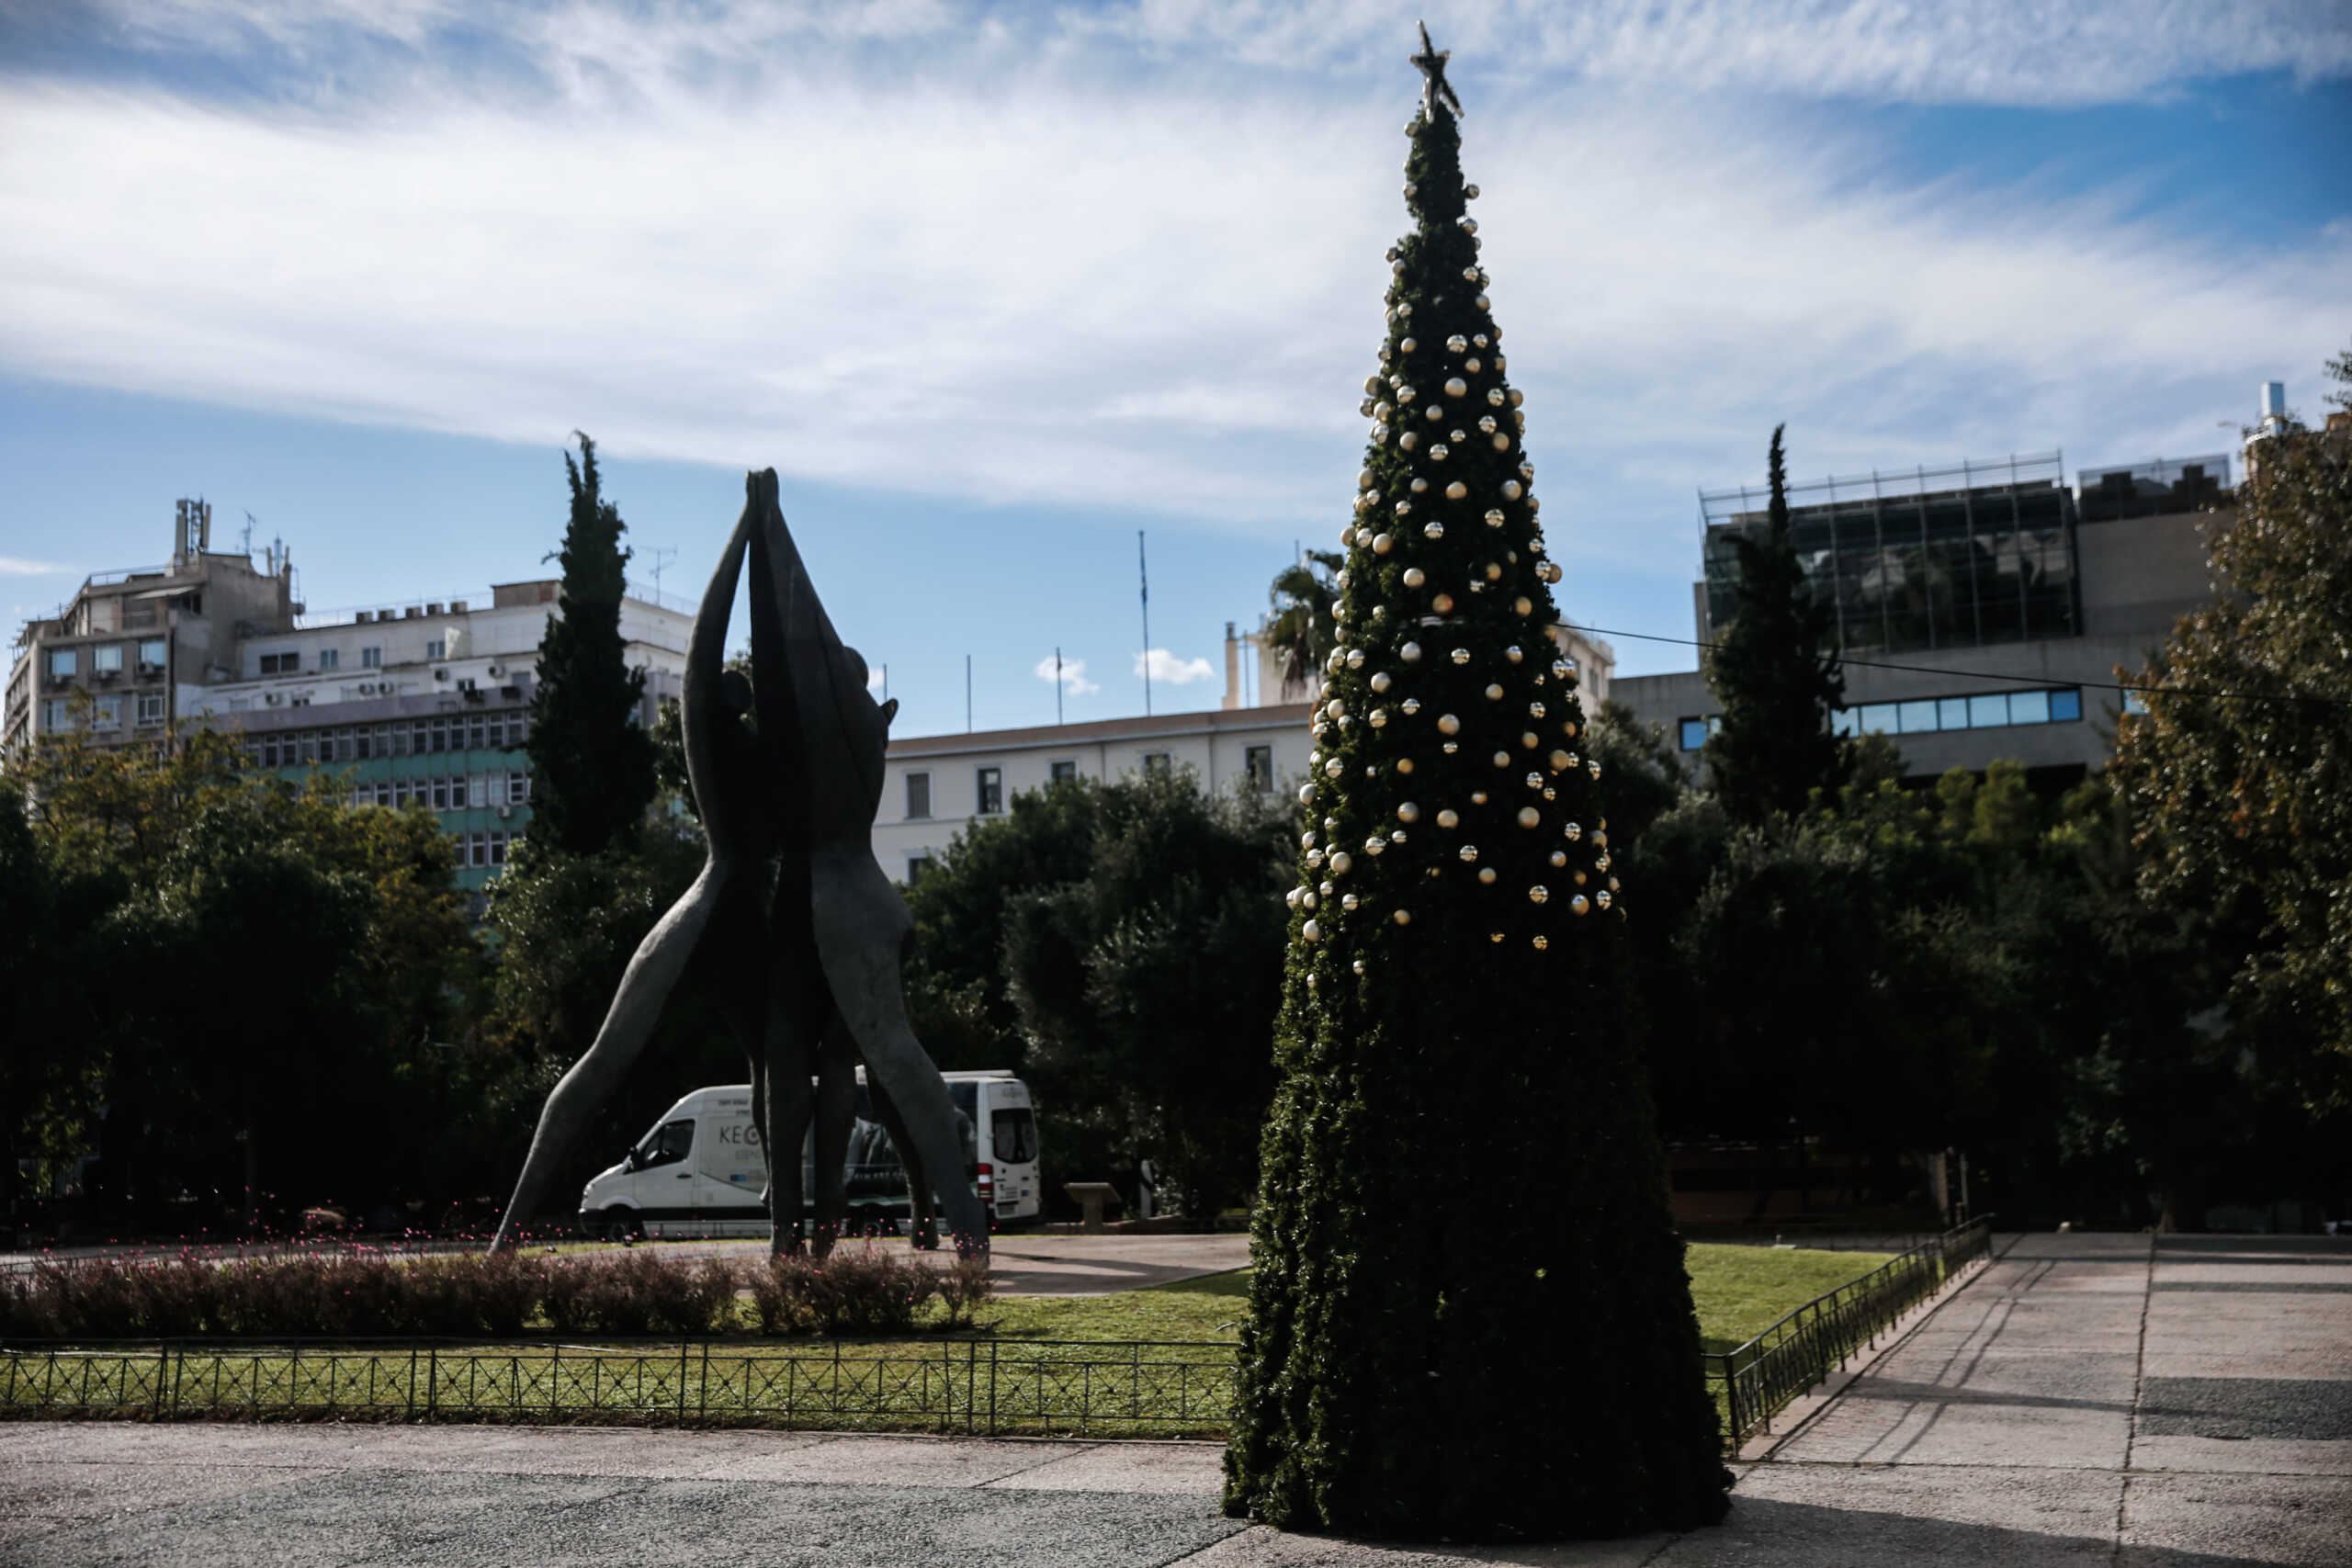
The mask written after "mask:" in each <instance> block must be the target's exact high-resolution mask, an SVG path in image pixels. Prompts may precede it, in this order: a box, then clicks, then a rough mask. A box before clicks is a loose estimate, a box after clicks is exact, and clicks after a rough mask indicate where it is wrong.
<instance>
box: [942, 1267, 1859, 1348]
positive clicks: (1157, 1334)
mask: <svg viewBox="0 0 2352 1568" xmlns="http://www.w3.org/2000/svg"><path fill="white" fill-rule="evenodd" d="M1892 1256H1893V1255H1892V1254H1890V1253H1883V1252H1819V1251H1812V1250H1785V1249H1781V1248H1778V1247H1730V1246H1722V1245H1707V1244H1701V1245H1696V1246H1693V1247H1691V1261H1690V1269H1691V1298H1692V1301H1693V1303H1695V1304H1696V1305H1697V1307H1698V1309H1699V1332H1700V1335H1701V1337H1702V1338H1703V1339H1704V1340H1705V1343H1706V1348H1708V1349H1709V1350H1729V1349H1731V1348H1734V1347H1736V1346H1738V1345H1741V1344H1744V1343H1745V1342H1747V1340H1749V1339H1752V1338H1754V1337H1756V1336H1757V1335H1758V1334H1759V1333H1761V1332H1762V1331H1763V1330H1765V1329H1767V1328H1769V1327H1770V1326H1771V1325H1773V1324H1774V1323H1776V1322H1778V1321H1780V1319H1781V1318H1782V1317H1784V1316H1786V1315H1787V1314H1789V1313H1791V1312H1792V1311H1794V1310H1795V1309H1796V1308H1797V1307H1800V1306H1802V1305H1804V1303H1806V1302H1809V1301H1811V1300H1812V1299H1813V1298H1814V1297H1815V1296H1817V1295H1820V1294H1822V1293H1823V1292H1826V1291H1833V1290H1835V1289H1837V1288H1838V1286H1840V1285H1842V1284H1845V1283H1846V1282H1847V1281H1848V1280H1856V1279H1860V1277H1861V1276H1862V1275H1864V1274H1867V1273H1869V1272H1870V1271H1871V1269H1875V1268H1877V1267H1878V1266H1879V1265H1880V1264H1882V1263H1884V1262H1885V1261H1886V1260H1887V1259H1888V1258H1890V1257H1892ZM1249 1281H1250V1271H1249V1270H1248V1269H1237V1270H1236V1271H1234V1272H1233V1273H1230V1274H1211V1275H1208V1276H1207V1277H1205V1278H1204V1279H1198V1280H1181V1281H1179V1282H1178V1283H1176V1284H1173V1285H1156V1286H1154V1287H1152V1288H1151V1289H1149V1290H1143V1291H1125V1292H1120V1293H1119V1294H1117V1295H1109V1296H1026V1297H1012V1296H1006V1297H999V1298H998V1299H997V1300H996V1301H994V1302H991V1303H989V1305H987V1306H986V1307H984V1308H982V1309H981V1312H980V1319H981V1321H982V1322H983V1323H986V1324H989V1325H991V1326H992V1328H993V1331H994V1332H995V1333H996V1334H997V1335H999V1336H1000V1337H1007V1338H1039V1339H1230V1338H1233V1337H1236V1336H1238V1334H1239V1333H1240V1331H1241V1320H1242V1319H1243V1318H1244V1317H1245V1316H1246V1315H1247V1314H1248V1313H1249V1306H1250V1303H1249V1292H1250V1283H1249Z"/></svg>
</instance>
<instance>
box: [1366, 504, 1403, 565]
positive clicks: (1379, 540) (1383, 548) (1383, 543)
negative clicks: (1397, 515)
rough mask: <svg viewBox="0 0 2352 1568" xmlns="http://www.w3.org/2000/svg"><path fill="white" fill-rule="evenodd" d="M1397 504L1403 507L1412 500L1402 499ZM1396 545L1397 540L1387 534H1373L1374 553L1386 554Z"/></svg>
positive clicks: (1378, 554) (1377, 554)
mask: <svg viewBox="0 0 2352 1568" xmlns="http://www.w3.org/2000/svg"><path fill="white" fill-rule="evenodd" d="M1410 504H1411V502H1403V501H1400V502H1397V506H1398V507H1399V508H1400V509H1401V508H1403V507H1406V506H1408V505H1410ZM1396 547H1397V541H1396V540H1395V539H1394V538H1392V537H1391V536H1388V535H1386V534H1374V536H1372V553H1373V554H1374V555H1376V556H1385V555H1386V554H1387V553H1388V552H1389V551H1390V550H1393V549H1395V548H1396Z"/></svg>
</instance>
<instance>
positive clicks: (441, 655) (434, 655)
mask: <svg viewBox="0 0 2352 1568" xmlns="http://www.w3.org/2000/svg"><path fill="white" fill-rule="evenodd" d="M424 657H425V658H427V659H447V658H448V657H449V639H448V638H447V637H435V638H434V639H433V640H432V641H431V642H428V643H426V644H425V645H424Z"/></svg>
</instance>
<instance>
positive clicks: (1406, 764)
mask: <svg viewBox="0 0 2352 1568" xmlns="http://www.w3.org/2000/svg"><path fill="white" fill-rule="evenodd" d="M1412 771H1413V759H1411V758H1410V757H1399V758H1397V772H1398V773H1411V772H1412Z"/></svg>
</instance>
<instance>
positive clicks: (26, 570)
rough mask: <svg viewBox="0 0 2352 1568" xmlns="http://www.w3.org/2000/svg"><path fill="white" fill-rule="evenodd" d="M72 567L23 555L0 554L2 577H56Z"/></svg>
mask: <svg viewBox="0 0 2352 1568" xmlns="http://www.w3.org/2000/svg"><path fill="white" fill-rule="evenodd" d="M71 570H73V569H72V568H71V567H64V566H60V565H58V564H57V563H56V562H55V561H46V560H27V559H25V558H23V557H22V556H0V577H54V576H59V575H62V574H63V573H65V572H68V571H71Z"/></svg>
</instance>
